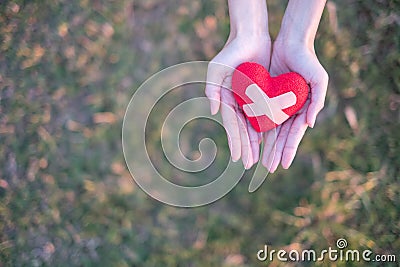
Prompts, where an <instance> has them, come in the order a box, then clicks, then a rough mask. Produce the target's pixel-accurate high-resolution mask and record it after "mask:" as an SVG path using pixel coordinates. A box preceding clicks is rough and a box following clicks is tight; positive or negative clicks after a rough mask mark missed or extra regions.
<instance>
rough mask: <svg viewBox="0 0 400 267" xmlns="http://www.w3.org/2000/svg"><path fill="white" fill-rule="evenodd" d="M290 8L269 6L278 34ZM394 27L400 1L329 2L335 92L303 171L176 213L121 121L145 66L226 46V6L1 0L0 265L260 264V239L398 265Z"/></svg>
mask: <svg viewBox="0 0 400 267" xmlns="http://www.w3.org/2000/svg"><path fill="white" fill-rule="evenodd" d="M286 3H287V1H278V0H269V1H268V8H269V15H270V27H271V35H272V37H275V36H276V35H277V33H278V31H279V25H280V20H281V17H282V15H283V12H284V8H285V6H286ZM399 26H400V2H399V1H397V0H381V1H370V0H368V1H356V0H335V1H328V4H327V8H326V9H325V12H324V15H323V18H322V21H321V24H320V28H319V32H318V37H317V41H316V50H317V54H318V56H319V58H320V60H321V62H322V63H323V65H324V66H325V67H326V69H327V71H328V73H329V74H330V84H329V91H328V98H327V102H326V107H325V109H324V111H323V112H322V114H321V115H320V117H319V120H318V123H317V127H316V128H315V129H312V130H309V131H308V132H307V134H306V137H305V138H304V140H303V142H302V144H301V146H300V149H299V152H298V156H297V157H296V159H295V162H294V164H293V166H292V167H291V168H290V170H288V171H282V170H281V171H278V172H277V173H275V174H273V175H270V176H268V179H267V181H266V182H265V183H264V184H263V186H262V187H261V188H260V189H259V190H258V191H257V192H256V193H253V194H249V193H248V192H247V187H248V182H249V179H246V177H245V178H244V179H242V181H241V182H240V183H239V185H238V186H237V187H236V188H235V189H234V190H233V191H232V192H231V193H229V194H228V195H227V196H226V197H224V198H223V199H221V200H219V201H218V202H216V203H214V204H211V205H209V206H206V207H201V208H195V209H179V208H173V207H169V206H166V205H162V204H160V203H159V202H157V201H155V200H153V199H151V198H150V197H148V196H147V195H146V194H145V193H143V192H142V191H141V190H140V189H139V188H137V186H136V184H134V183H133V182H132V180H131V178H130V175H129V173H128V171H127V169H126V166H125V163H124V159H123V155H122V148H121V138H120V136H121V126H122V119H123V115H124V111H125V108H126V105H127V104H128V100H129V98H130V97H131V95H132V94H133V93H134V90H135V88H137V87H138V86H139V85H140V84H141V83H142V82H143V81H144V80H145V79H146V78H148V77H149V76H150V75H152V74H154V73H155V72H157V71H159V70H161V69H163V68H165V67H168V66H170V65H173V64H176V63H181V62H185V61H190V60H210V59H211V58H212V57H213V56H214V55H215V54H216V53H217V52H218V51H219V50H220V49H221V47H222V46H223V44H224V41H225V40H226V38H227V35H228V32H229V19H228V17H227V4H226V1H225V0H218V1H203V2H200V1H189V0H180V1H161V0H136V1H128V0H118V1H117V0H109V1H105V0H80V1H78V0H75V1H66V0H57V1H48V0H45V1H26V0H16V1H0V40H1V42H0V103H1V105H0V144H1V145H0V266H43V265H44V266H95V265H97V266H265V265H266V264H267V263H260V262H258V261H257V258H256V253H257V251H258V250H259V249H262V248H263V245H264V244H268V245H271V248H274V249H280V248H298V249H301V248H302V249H310V248H313V249H316V250H322V249H326V248H327V247H328V246H332V247H335V242H336V240H337V239H338V238H346V239H347V241H348V243H349V247H350V248H352V249H371V250H373V251H374V253H380V254H396V255H397V259H398V260H399V259H400V254H399V252H400V238H399V237H400V184H399V180H400V179H399V175H400V174H399V173H400V150H399V147H400V138H399V136H400V123H399V122H400V27H399ZM221 133H222V134H221V138H225V137H224V136H223V132H221ZM154 138H155V140H154V143H157V142H158V140H156V136H155V137H154ZM219 149H223V150H225V151H227V146H226V142H223V146H222V147H221V146H219ZM279 264H280V263H279V262H273V263H271V264H270V266H277V265H279ZM319 264H320V265H324V266H332V265H337V266H352V265H354V266H355V265H356V264H355V263H353V264H352V263H343V262H342V263H341V262H337V263H332V262H327V261H326V262H320V263H319ZM287 265H290V264H288V263H286V264H284V265H283V264H282V266H287ZM305 265H307V264H305ZM310 265H311V264H310ZM293 266H294V265H293ZM376 266H380V265H379V264H376ZM387 266H397V265H396V264H392V265H390V264H388V265H387Z"/></svg>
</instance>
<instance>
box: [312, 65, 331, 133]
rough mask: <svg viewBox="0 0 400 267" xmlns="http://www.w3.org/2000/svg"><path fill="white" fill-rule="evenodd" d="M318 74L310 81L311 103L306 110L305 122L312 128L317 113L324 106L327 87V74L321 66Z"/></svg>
mask: <svg viewBox="0 0 400 267" xmlns="http://www.w3.org/2000/svg"><path fill="white" fill-rule="evenodd" d="M319 73H320V74H318V75H316V76H315V77H314V78H313V79H312V80H311V82H310V87H311V104H310V106H309V108H308V110H307V124H308V125H309V126H310V127H311V128H313V127H314V124H315V121H316V119H317V115H318V113H319V112H320V111H321V110H322V108H323V107H324V102H325V97H326V91H327V89H328V81H329V76H328V73H327V72H326V71H325V70H324V69H323V67H322V66H321V71H320V72H319Z"/></svg>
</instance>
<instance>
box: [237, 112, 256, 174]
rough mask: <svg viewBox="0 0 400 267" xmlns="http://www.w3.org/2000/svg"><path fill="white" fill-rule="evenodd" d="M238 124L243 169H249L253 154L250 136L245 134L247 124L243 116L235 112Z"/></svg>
mask: <svg viewBox="0 0 400 267" xmlns="http://www.w3.org/2000/svg"><path fill="white" fill-rule="evenodd" d="M236 116H237V120H238V124H239V133H240V141H241V145H242V147H241V156H242V161H243V166H244V168H245V169H250V168H251V166H252V165H253V152H252V149H251V142H250V136H249V133H248V132H247V123H246V119H245V118H244V116H243V114H242V113H241V112H239V111H237V112H236Z"/></svg>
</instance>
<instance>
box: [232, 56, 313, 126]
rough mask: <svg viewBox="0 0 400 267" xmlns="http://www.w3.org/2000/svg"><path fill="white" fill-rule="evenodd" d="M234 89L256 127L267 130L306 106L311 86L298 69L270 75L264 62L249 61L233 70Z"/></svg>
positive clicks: (235, 94)
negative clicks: (309, 86) (263, 64)
mask: <svg viewBox="0 0 400 267" xmlns="http://www.w3.org/2000/svg"><path fill="white" fill-rule="evenodd" d="M232 90H233V92H234V96H235V99H236V101H237V102H238V104H239V106H240V108H241V109H243V111H244V114H245V115H246V117H247V118H248V119H249V121H250V123H251V125H252V126H253V128H254V129H255V130H256V131H257V132H266V131H269V130H271V129H273V128H275V127H276V126H278V125H280V124H282V123H283V122H284V121H286V120H287V119H288V118H289V117H290V116H292V115H294V114H296V112H298V111H299V110H300V109H301V108H302V107H303V105H304V104H305V102H306V100H307V97H308V90H309V88H308V85H307V82H306V81H305V80H304V78H303V77H302V76H301V75H299V74H298V73H296V72H290V73H285V74H281V75H279V76H277V77H271V76H270V74H269V72H268V71H267V70H266V69H265V68H264V67H263V66H262V65H260V64H257V63H252V62H246V63H243V64H241V65H239V66H238V67H237V68H236V70H235V71H234V73H233V76H232Z"/></svg>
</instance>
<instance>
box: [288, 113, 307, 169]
mask: <svg viewBox="0 0 400 267" xmlns="http://www.w3.org/2000/svg"><path fill="white" fill-rule="evenodd" d="M307 127H308V125H307V121H306V114H305V113H302V114H300V115H298V116H297V117H296V118H295V119H294V121H293V123H292V126H291V127H290V130H289V135H288V137H287V139H286V144H285V147H284V149H283V153H282V167H283V168H284V169H288V168H289V167H290V165H291V164H292V162H293V159H294V157H295V156H296V152H297V148H298V147H299V144H300V141H301V140H302V138H303V136H304V134H305V132H306V130H307Z"/></svg>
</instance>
